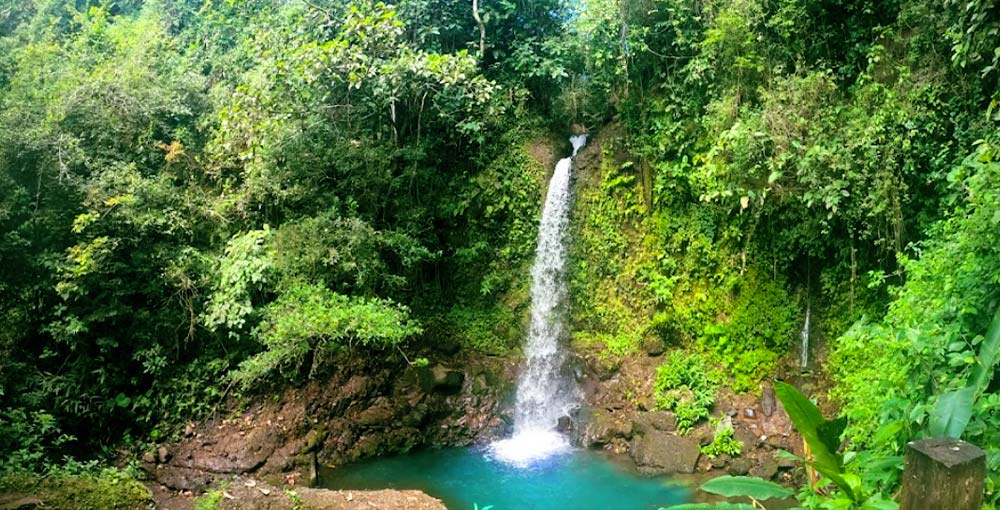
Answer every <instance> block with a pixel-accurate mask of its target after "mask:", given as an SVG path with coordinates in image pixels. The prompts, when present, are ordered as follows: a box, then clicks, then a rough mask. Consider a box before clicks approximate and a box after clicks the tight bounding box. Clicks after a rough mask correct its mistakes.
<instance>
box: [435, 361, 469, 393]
mask: <svg viewBox="0 0 1000 510" xmlns="http://www.w3.org/2000/svg"><path fill="white" fill-rule="evenodd" d="M431 375H432V377H433V384H432V389H433V390H434V391H436V392H439V393H446V394H455V393H458V392H459V391H461V389H462V383H463V382H465V373H463V372H462V371H461V370H455V369H453V368H447V367H445V366H444V365H436V366H435V367H434V368H432V369H431Z"/></svg>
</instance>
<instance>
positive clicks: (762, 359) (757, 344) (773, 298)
mask: <svg viewBox="0 0 1000 510" xmlns="http://www.w3.org/2000/svg"><path fill="white" fill-rule="evenodd" d="M782 283H783V282H781V281H775V280H771V279H765V278H762V277H761V276H760V275H759V274H758V273H757V272H755V271H750V272H748V273H747V274H746V275H745V276H744V277H743V279H742V280H741V285H740V286H739V289H738V291H737V295H736V298H735V299H734V300H733V303H732V305H731V306H730V307H729V315H728V317H727V318H726V319H725V320H723V321H720V322H717V323H715V324H712V325H710V326H708V327H706V328H705V332H704V334H703V335H702V337H701V338H700V343H701V344H702V345H703V346H704V347H705V348H706V349H707V350H708V351H709V352H711V353H712V355H713V357H714V358H715V359H717V360H718V362H719V363H720V364H721V365H722V366H724V367H726V369H727V371H728V372H729V373H730V374H731V376H732V387H733V390H734V391H737V392H748V391H757V390H759V383H760V381H761V380H762V379H765V378H768V377H770V376H771V375H772V374H774V370H775V367H776V366H777V362H778V357H779V356H780V355H781V354H783V353H784V352H786V351H787V349H788V346H789V344H790V340H791V339H792V338H793V337H794V335H795V329H796V325H797V319H798V313H799V310H798V307H797V302H796V300H794V299H792V298H791V297H790V296H789V295H788V293H787V292H786V291H785V289H784V287H783V286H782V285H781V284H782Z"/></svg>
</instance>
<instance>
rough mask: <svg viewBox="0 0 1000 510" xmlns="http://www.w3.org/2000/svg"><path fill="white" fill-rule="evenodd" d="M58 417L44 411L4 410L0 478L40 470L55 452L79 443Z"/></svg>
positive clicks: (0, 419)
mask: <svg viewBox="0 0 1000 510" xmlns="http://www.w3.org/2000/svg"><path fill="white" fill-rule="evenodd" d="M75 439H76V438H74V437H73V436H70V435H68V434H64V433H62V431H61V430H60V429H59V424H58V422H57V421H56V418H55V417H54V416H52V415H51V414H49V413H45V412H42V411H25V410H24V409H20V408H15V409H3V410H0V475H4V474H10V473H18V472H26V471H38V470H40V469H41V468H42V467H44V465H45V463H46V462H47V461H48V460H49V457H48V455H49V454H50V453H51V450H54V449H58V448H60V447H62V446H63V445H65V444H67V443H70V442H72V441H75Z"/></svg>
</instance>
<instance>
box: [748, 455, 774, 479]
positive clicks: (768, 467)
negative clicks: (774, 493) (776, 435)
mask: <svg viewBox="0 0 1000 510" xmlns="http://www.w3.org/2000/svg"><path fill="white" fill-rule="evenodd" d="M776 474H778V463H777V462H775V461H773V460H771V459H767V458H765V459H761V461H760V463H758V464H757V465H756V466H754V467H752V468H750V476H757V477H760V478H763V479H765V480H770V479H771V478H774V475H776Z"/></svg>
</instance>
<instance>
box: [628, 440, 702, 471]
mask: <svg viewBox="0 0 1000 510" xmlns="http://www.w3.org/2000/svg"><path fill="white" fill-rule="evenodd" d="M629 453H630V454H631V456H632V460H634V461H635V463H636V465H637V466H638V467H639V471H640V472H641V473H643V474H647V475H663V474H674V473H688V474H689V473H694V472H695V468H696V467H697V466H698V458H699V457H701V448H700V446H699V444H698V441H697V440H696V439H694V438H692V437H688V436H676V435H673V434H670V433H668V432H663V431H659V430H654V431H651V432H650V433H648V434H644V435H641V436H638V437H636V438H635V439H633V440H632V443H631V445H630V447H629Z"/></svg>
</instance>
